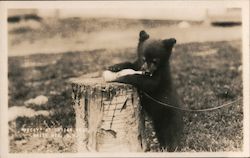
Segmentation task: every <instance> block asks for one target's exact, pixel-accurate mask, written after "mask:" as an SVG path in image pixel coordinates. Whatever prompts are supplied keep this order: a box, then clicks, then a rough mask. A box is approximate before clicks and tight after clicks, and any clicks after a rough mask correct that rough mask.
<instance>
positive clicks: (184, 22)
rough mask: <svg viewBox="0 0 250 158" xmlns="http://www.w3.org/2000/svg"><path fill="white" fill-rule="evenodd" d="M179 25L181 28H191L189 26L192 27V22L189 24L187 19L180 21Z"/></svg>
mask: <svg viewBox="0 0 250 158" xmlns="http://www.w3.org/2000/svg"><path fill="white" fill-rule="evenodd" d="M178 27H179V28H182V29H184V28H189V27H190V24H189V23H188V22H186V21H182V22H180V23H179V24H178Z"/></svg>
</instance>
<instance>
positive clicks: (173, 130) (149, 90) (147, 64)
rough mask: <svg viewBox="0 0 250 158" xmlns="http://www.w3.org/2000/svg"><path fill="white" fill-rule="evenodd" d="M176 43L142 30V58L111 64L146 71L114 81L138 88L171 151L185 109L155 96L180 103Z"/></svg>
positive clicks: (139, 50) (162, 141) (158, 133)
mask: <svg viewBox="0 0 250 158" xmlns="http://www.w3.org/2000/svg"><path fill="white" fill-rule="evenodd" d="M175 43H176V40H175V39H174V38H170V39H164V40H152V39H149V35H148V34H147V33H146V32H145V31H141V32H140V34H139V43H138V48H137V53H138V59H137V60H136V61H135V62H134V63H131V62H125V63H120V64H116V65H113V66H110V67H109V68H108V69H109V70H110V71H113V72H118V71H120V70H122V69H134V70H136V71H138V70H140V71H143V72H144V73H143V75H140V74H134V75H126V76H123V77H120V78H118V79H116V80H114V82H120V83H126V84H131V85H133V86H135V87H137V88H138V90H139V92H140V100H141V104H142V107H143V108H144V109H145V111H146V112H147V113H148V114H149V116H150V117H151V118H152V120H153V124H154V128H155V131H156V136H157V138H158V141H159V143H160V146H161V147H162V148H165V149H166V150H168V151H175V150H176V148H177V147H178V143H179V139H180V136H181V131H182V113H181V111H180V110H177V109H173V108H169V107H167V106H164V105H162V104H161V103H159V102H156V101H155V100H152V98H154V99H156V100H158V101H160V102H163V103H166V104H169V105H172V106H180V102H179V100H178V97H177V93H176V89H175V88H174V86H173V83H172V78H171V73H170V63H169V59H170V56H171V53H172V48H173V47H174V45H175ZM148 96H151V97H152V98H149V97H148Z"/></svg>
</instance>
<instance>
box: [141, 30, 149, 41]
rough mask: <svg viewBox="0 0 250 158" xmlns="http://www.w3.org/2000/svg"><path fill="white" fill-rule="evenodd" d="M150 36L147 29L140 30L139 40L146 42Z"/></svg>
mask: <svg viewBox="0 0 250 158" xmlns="http://www.w3.org/2000/svg"><path fill="white" fill-rule="evenodd" d="M148 38H149V34H147V32H146V31H144V30H142V31H140V33H139V41H140V42H144V41H146V40H147V39H148Z"/></svg>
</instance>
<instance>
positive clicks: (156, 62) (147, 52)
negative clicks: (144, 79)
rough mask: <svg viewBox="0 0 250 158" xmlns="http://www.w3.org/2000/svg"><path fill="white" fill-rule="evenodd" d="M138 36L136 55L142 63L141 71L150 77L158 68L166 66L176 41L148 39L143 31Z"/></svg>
mask: <svg viewBox="0 0 250 158" xmlns="http://www.w3.org/2000/svg"><path fill="white" fill-rule="evenodd" d="M139 36H140V37H139V47H138V48H139V49H138V54H139V55H140V58H141V63H142V66H141V70H142V71H144V72H145V74H148V75H150V76H152V75H153V74H154V72H156V71H157V70H159V68H160V67H165V66H166V64H168V62H169V58H170V55H171V53H172V49H173V47H174V45H175V43H176V39H174V38H169V39H164V40H159V39H149V35H148V34H147V33H146V32H145V31H144V30H143V31H141V32H140V34H139Z"/></svg>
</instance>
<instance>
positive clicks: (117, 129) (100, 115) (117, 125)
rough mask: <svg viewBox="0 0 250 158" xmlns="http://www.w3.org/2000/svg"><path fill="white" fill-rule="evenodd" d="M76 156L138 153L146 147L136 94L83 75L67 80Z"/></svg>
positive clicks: (114, 84) (128, 88)
mask: <svg viewBox="0 0 250 158" xmlns="http://www.w3.org/2000/svg"><path fill="white" fill-rule="evenodd" d="M70 82H71V84H72V90H73V93H72V98H73V103H72V104H73V107H74V110H75V114H76V135H77V137H76V139H77V140H76V145H77V149H78V152H89V151H93V152H142V151H145V150H146V148H147V146H148V144H147V141H146V135H145V130H144V128H145V127H144V125H145V124H144V123H145V120H144V116H143V112H142V110H141V106H140V100H139V96H138V93H137V90H136V89H135V88H134V87H133V86H131V85H126V84H120V83H106V82H104V81H103V79H102V78H100V77H99V78H97V77H89V78H87V77H86V75H85V76H83V77H79V78H74V79H71V80H70Z"/></svg>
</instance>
